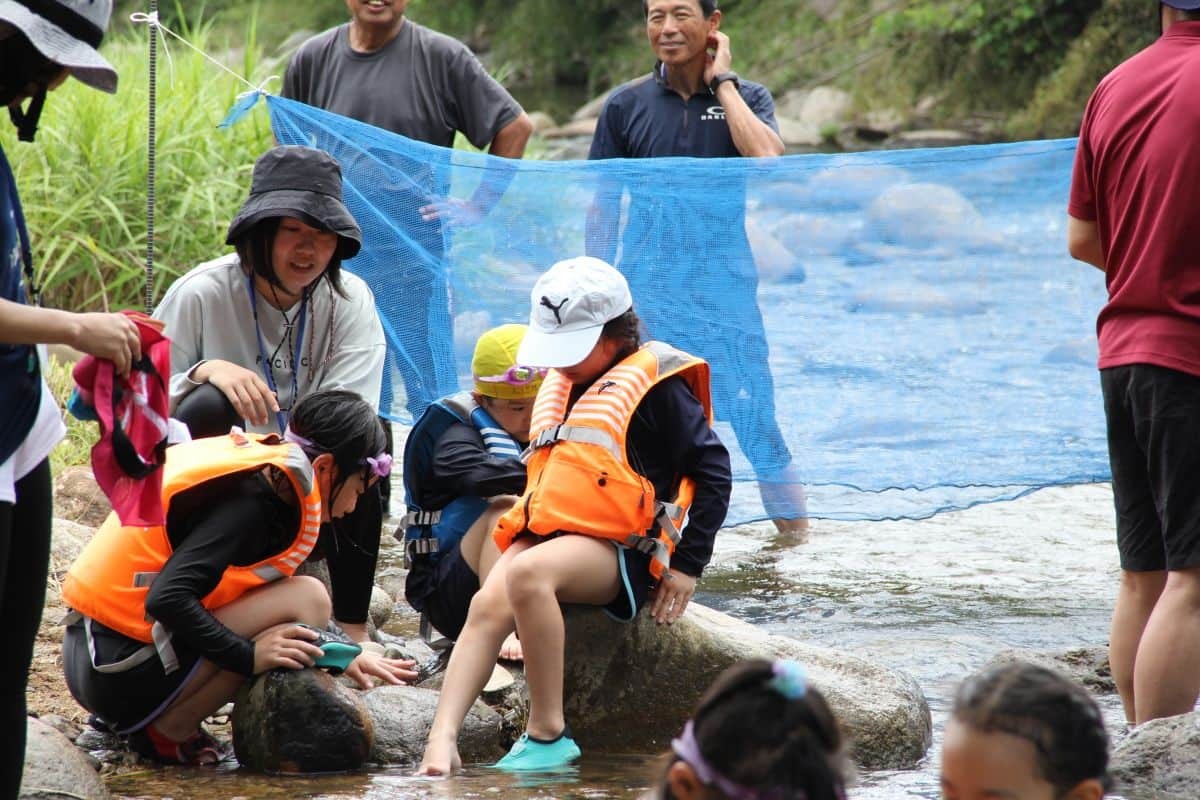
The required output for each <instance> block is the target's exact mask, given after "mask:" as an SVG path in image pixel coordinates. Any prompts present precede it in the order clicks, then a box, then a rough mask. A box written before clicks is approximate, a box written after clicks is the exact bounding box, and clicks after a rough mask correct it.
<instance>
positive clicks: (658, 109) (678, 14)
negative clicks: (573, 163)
mask: <svg viewBox="0 0 1200 800" xmlns="http://www.w3.org/2000/svg"><path fill="white" fill-rule="evenodd" d="M642 7H643V9H644V10H645V12H646V34H647V37H648V38H649V40H650V46H651V48H653V50H654V53H655V55H656V56H657V57H658V61H657V63H656V64H655V65H654V70H653V72H651V73H650V74H649V75H644V76H642V77H640V78H637V79H635V80H633V81H630V82H629V83H627V84H624V85H623V86H621V87H619V88H617V89H616V90H615V91H614V92H613V93H612V95H611V96H610V97H609V99H608V101H607V102H606V103H605V105H604V109H603V110H602V111H601V112H600V119H599V121H598V123H597V125H596V133H595V135H594V138H593V139H592V147H591V151H590V153H589V158H593V159H604V158H656V157H663V156H693V157H700V158H729V157H736V156H751V157H771V156H779V155H782V154H783V141H782V140H781V139H780V138H779V133H778V129H777V128H778V126H777V125H776V122H775V102H774V100H772V99H771V93H770V92H769V91H768V90H767V88H766V87H765V86H762V85H760V84H757V83H752V82H751V81H747V80H742V79H741V78H740V77H739V76H738V75H737V73H735V72H733V71H732V69H731V66H732V57H731V55H730V48H729V37H728V36H726V35H725V34H724V33H722V32H721V31H720V25H721V12H720V11H719V10H717V3H716V0H648V1H647V0H644V1H643V3H642ZM624 192H628V193H629V195H630V204H629V207H628V211H627V212H626V214H625V216H626V222H625V227H624V230H623V231H622V232H621V234H620V242H621V247H620V254H619V255H618V254H617V252H616V250H617V234H616V231H617V230H618V229H619V228H620V225H619V223H620V218H621V210H620V209H621V198H622V196H623V193H624ZM696 193H698V194H699V196H700V199H699V200H697V201H695V202H692V203H684V202H682V201H681V198H680V197H679V196H678V194H676V195H675V197H674V198H672V197H671V196H670V195H669V193H667V192H664V191H662V190H661V189H660V188H659V187H657V186H645V185H639V184H634V183H623V184H620V185H617V184H616V183H615V182H608V183H605V184H602V186H601V188H600V191H599V193H598V195H597V198H596V203H595V205H594V207H593V210H592V213H591V216H590V219H589V225H588V252H589V254H590V255H595V256H598V257H600V258H602V259H604V260H607V261H608V262H609V263H615V265H616V266H617V268H618V269H620V270H621V271H622V272H623V273H624V274H625V276H626V277H627V278H628V279H629V283H630V285H631V287H632V288H633V293H634V296H635V297H636V298H637V302H638V311H639V313H640V314H641V315H642V316H643V318H644V320H645V323H646V326H647V328H648V330H649V332H650V334H651V335H652V336H654V337H658V338H663V339H666V340H669V341H671V342H675V343H678V345H679V346H680V347H683V348H684V349H686V350H689V351H691V352H695V353H696V354H697V355H701V356H704V357H705V358H706V359H708V361H709V363H710V364H711V365H712V369H713V376H712V387H713V405H714V407H715V409H716V411H717V414H718V415H719V416H720V417H722V418H725V419H728V420H729V422H730V423H731V424H732V426H733V430H734V433H735V434H736V435H737V438H738V444H739V445H740V446H741V448H742V451H743V452H744V453H745V454H746V457H747V458H748V459H749V460H750V463H751V465H752V466H753V467H754V470H755V473H756V475H757V476H758V479H759V487H760V489H761V490H762V494H763V505H764V507H765V509H766V511H767V514H768V515H769V516H771V517H772V518H773V521H774V522H775V525H776V527H778V528H779V530H780V531H784V532H798V531H802V530H804V529H805V528H807V527H808V521H807V519H805V518H804V516H803V515H804V513H805V502H804V491H803V487H802V486H801V485H800V484H799V482H798V481H799V479H798V476H797V475H796V473H795V471H794V469H793V468H792V463H791V462H792V457H791V453H789V452H788V448H787V444H786V443H785V442H784V440H783V436H782V434H781V433H780V431H779V426H778V424H777V423H776V422H775V396H774V395H775V390H774V381H773V379H772V377H771V371H770V367H769V366H768V364H767V355H768V352H767V339H766V333H765V332H764V330H763V323H762V316H761V314H760V313H759V310H758V304H757V299H756V292H757V287H758V276H757V271H756V269H755V266H754V258H753V254H752V252H751V250H750V244H749V241H748V240H747V239H746V231H745V209H746V201H745V186H744V185H736V186H721V187H719V191H716V192H712V193H707V192H703V191H702V187H696ZM709 236H714V237H719V238H720V239H721V247H720V253H721V255H720V256H719V257H717V258H714V257H711V255H710V256H709V257H707V258H706V252H707V251H706V249H705V237H709ZM731 254H733V255H734V256H735V257H734V258H729V256H730V255H731ZM701 278H703V279H706V280H700V279H701ZM718 281H719V283H718ZM681 310H684V311H686V312H688V313H687V314H685V315H680V314H679V311H681ZM682 316H686V317H687V318H686V319H682V318H681V317H682Z"/></svg>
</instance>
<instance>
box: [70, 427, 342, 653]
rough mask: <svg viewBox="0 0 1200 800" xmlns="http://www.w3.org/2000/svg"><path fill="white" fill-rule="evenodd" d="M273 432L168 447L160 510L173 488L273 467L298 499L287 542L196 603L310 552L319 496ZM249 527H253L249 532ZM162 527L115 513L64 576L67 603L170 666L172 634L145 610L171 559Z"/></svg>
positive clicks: (232, 573) (239, 590)
mask: <svg viewBox="0 0 1200 800" xmlns="http://www.w3.org/2000/svg"><path fill="white" fill-rule="evenodd" d="M276 442H278V437H276V436H263V435H255V434H243V433H241V432H238V431H235V432H233V433H231V434H229V435H228V436H214V437H211V438H206V439H196V440H195V441H191V442H185V443H183V444H178V445H175V446H174V447H170V448H167V460H166V464H165V465H164V467H163V487H162V501H163V508H164V509H165V510H166V511H169V510H170V506H171V500H172V499H173V498H174V497H175V495H176V494H178V493H180V492H182V491H185V490H187V489H191V488H193V487H195V486H196V485H198V484H201V483H204V482H205V481H210V480H213V479H214V478H220V477H222V476H225V475H232V474H234V473H237V472H247V471H251V470H257V469H261V468H263V467H265V466H268V465H270V466H275V467H278V468H279V469H280V470H282V471H283V472H284V474H286V475H287V476H288V478H289V479H290V480H291V483H292V487H293V489H294V490H295V492H296V496H297V497H300V498H303V499H302V500H301V503H300V509H301V514H300V527H299V529H298V530H297V531H296V535H295V537H294V538H293V540H292V543H291V544H290V545H288V547H287V548H286V549H285V550H283V551H282V552H280V553H277V554H275V555H272V556H271V557H269V558H266V559H264V560H262V561H259V562H258V563H256V564H249V565H246V566H235V565H230V566H229V567H227V568H226V569H225V573H224V574H223V575H222V576H221V582H220V583H219V584H217V587H216V588H215V589H213V590H212V592H210V593H209V594H208V595H207V596H205V597H204V598H202V600H201V603H202V604H203V606H204V607H205V608H207V609H210V610H211V609H215V608H220V607H221V606H224V605H226V604H228V603H231V602H233V601H234V600H236V599H237V598H239V597H241V596H242V595H243V594H245V593H246V592H248V591H250V590H251V589H254V588H257V587H259V586H262V585H264V584H267V583H270V582H271V581H275V580H278V579H280V578H284V577H287V576H290V575H292V574H293V573H294V572H295V571H296V568H297V567H299V566H300V565H301V564H302V563H304V560H305V559H307V558H308V556H309V554H310V553H312V550H313V546H314V545H316V543H317V536H318V534H319V532H320V527H321V494H320V490H319V489H318V487H317V482H316V480H315V478H314V475H313V469H312V464H311V463H310V462H309V460H308V456H307V455H305V453H304V451H303V450H301V449H300V447H299V446H298V445H295V444H288V443H283V444H277V443H276ZM248 533H252V532H248ZM171 552H172V548H171V541H170V539H169V538H168V537H167V530H166V526H165V525H162V526H154V527H139V526H128V527H126V526H122V525H121V522H120V520H119V519H118V518H117V515H116V513H115V512H114V513H112V514H109V516H108V519H107V520H105V521H104V524H103V525H102V526H101V527H100V529H99V530H98V531H97V532H96V535H95V536H94V537H93V538H92V540H91V541H90V542H88V544H87V546H86V547H85V548H84V549H83V552H82V553H80V555H79V557H78V558H77V559H75V562H74V563H73V564H72V565H71V568H70V570H69V571H68V572H67V577H66V580H64V581H63V587H62V596H63V600H64V601H65V603H66V604H67V605H68V606H70V607H71V608H72V609H73V610H74V611H75V612H76V613H78V614H81V615H82V616H83V617H85V618H89V619H94V620H96V621H97V622H100V623H102V624H104V625H106V626H108V627H109V628H112V629H113V630H115V631H118V632H119V633H123V634H124V635H126V636H128V637H130V638H131V639H136V640H138V641H141V642H147V643H150V642H152V643H154V644H155V645H157V646H158V650H159V655H160V656H163V661H164V665H166V666H167V667H168V670H167V671H168V672H170V671H172V670H171V669H170V664H169V663H168V659H169V658H170V657H171V656H173V654H170V655H168V653H166V652H164V649H165V648H166V647H167V646H168V645H169V641H170V632H169V631H166V630H165V629H164V628H163V626H162V625H160V624H159V623H157V622H156V621H154V620H152V619H150V618H149V617H148V616H147V615H146V595H147V594H148V593H149V591H150V584H151V583H153V581H154V576H155V575H157V574H158V572H159V570H161V569H162V567H163V565H164V564H165V563H166V562H167V559H168V558H170V556H171Z"/></svg>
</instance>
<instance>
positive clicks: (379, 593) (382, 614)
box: [368, 586, 396, 630]
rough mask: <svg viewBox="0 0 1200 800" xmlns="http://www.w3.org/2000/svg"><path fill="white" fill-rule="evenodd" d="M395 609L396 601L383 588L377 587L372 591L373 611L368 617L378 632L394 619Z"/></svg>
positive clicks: (371, 610)
mask: <svg viewBox="0 0 1200 800" xmlns="http://www.w3.org/2000/svg"><path fill="white" fill-rule="evenodd" d="M395 607H396V601H395V600H393V599H392V596H391V595H390V594H388V593H387V592H386V591H385V590H384V589H383V588H382V587H380V586H376V587H374V588H372V589H371V609H370V611H369V612H368V616H369V617H370V618H371V622H372V623H373V624H374V625H375V628H376V629H377V630H378V629H379V628H382V627H383V626H384V625H386V624H387V622H388V620H390V619H391V618H392V612H393V610H394V609H395Z"/></svg>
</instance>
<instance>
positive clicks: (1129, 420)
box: [1067, 0, 1200, 723]
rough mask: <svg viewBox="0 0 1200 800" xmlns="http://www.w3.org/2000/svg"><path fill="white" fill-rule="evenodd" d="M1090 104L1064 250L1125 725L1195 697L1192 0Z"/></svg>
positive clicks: (1195, 42) (1198, 87) (1198, 588)
mask: <svg viewBox="0 0 1200 800" xmlns="http://www.w3.org/2000/svg"><path fill="white" fill-rule="evenodd" d="M1160 16H1161V21H1162V30H1163V35H1162V36H1161V37H1160V38H1159V39H1158V40H1157V41H1156V42H1154V43H1153V44H1151V45H1150V46H1149V47H1147V48H1146V49H1145V50H1143V51H1141V52H1140V53H1138V54H1137V55H1135V56H1133V57H1132V58H1130V59H1129V60H1128V61H1126V62H1125V63H1123V64H1121V65H1120V66H1118V67H1117V68H1116V69H1114V70H1113V71H1112V72H1111V73H1109V74H1108V75H1107V76H1106V77H1105V78H1104V79H1103V80H1102V81H1101V82H1100V85H1099V86H1098V87H1097V88H1096V91H1095V92H1094V93H1093V94H1092V97H1091V100H1089V101H1088V105H1087V110H1086V112H1085V113H1084V118H1083V125H1082V127H1081V129H1080V134H1079V147H1078V150H1077V152H1076V157H1075V172H1074V177H1073V179H1072V184H1071V198H1070V204H1069V206H1068V214H1069V219H1068V229H1067V231H1068V247H1069V250H1070V253H1071V255H1072V256H1074V257H1075V258H1077V259H1079V260H1081V261H1086V262H1087V263H1089V264H1092V265H1094V266H1096V267H1098V268H1099V269H1100V270H1101V271H1103V272H1104V278H1105V283H1106V285H1107V287H1108V303H1107V304H1106V305H1105V306H1104V308H1103V310H1102V311H1101V312H1100V316H1099V319H1098V321H1097V336H1098V338H1099V343H1100V361H1099V367H1100V382H1101V387H1102V389H1103V392H1104V410H1105V415H1106V417H1107V419H1108V445H1109V460H1110V462H1111V464H1112V476H1113V499H1114V502H1115V505H1116V511H1117V546H1118V550H1119V552H1120V556H1121V570H1122V573H1121V585H1120V590H1119V592H1118V594H1117V603H1116V608H1115V610H1114V611H1113V620H1112V637H1111V643H1110V645H1109V657H1110V661H1111V663H1112V672H1113V677H1114V678H1115V679H1116V682H1117V688H1118V690H1119V691H1120V693H1121V700H1122V702H1123V704H1124V706H1125V715H1126V717H1127V719H1128V720H1129V721H1130V722H1131V723H1141V722H1145V721H1146V720H1149V719H1155V718H1158V717H1166V716H1171V715H1175V714H1182V713H1185V712H1188V711H1191V710H1192V709H1193V707H1194V706H1195V704H1196V699H1197V696H1198V695H1200V670H1197V668H1196V665H1197V664H1200V246H1198V242H1200V191H1198V190H1197V187H1198V186H1200V140H1198V139H1197V135H1196V134H1197V132H1198V131H1200V0H1166V2H1163V3H1161V4H1160Z"/></svg>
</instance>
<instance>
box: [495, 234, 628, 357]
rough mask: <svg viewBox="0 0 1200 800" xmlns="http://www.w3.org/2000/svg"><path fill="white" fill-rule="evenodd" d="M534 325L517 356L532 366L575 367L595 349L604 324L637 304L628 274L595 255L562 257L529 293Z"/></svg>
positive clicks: (530, 318)
mask: <svg viewBox="0 0 1200 800" xmlns="http://www.w3.org/2000/svg"><path fill="white" fill-rule="evenodd" d="M529 300H530V313H529V330H528V331H527V332H526V334H525V338H524V339H522V340H521V346H520V348H518V349H517V361H518V362H519V363H521V364H525V365H528V366H531V367H551V368H561V367H572V366H574V365H576V364H578V363H579V362H581V361H583V360H584V359H585V358H587V357H588V355H589V354H590V353H591V352H592V348H594V347H595V346H596V342H598V341H599V340H600V334H601V333H602V332H603V330H604V324H605V323H606V322H609V321H611V320H614V319H616V318H617V317H619V316H621V315H622V314H624V313H625V312H626V311H629V310H630V309H631V308H633V295H632V294H630V292H629V283H628V282H627V281H626V280H625V276H624V275H622V274H621V273H620V272H618V271H617V270H616V269H615V268H614V267H612V266H610V265H609V264H607V263H605V262H604V261H601V260H600V259H598V258H592V257H591V256H579V257H578V258H569V259H567V260H565V261H559V262H558V263H557V264H555V265H554V266H552V267H551V268H550V269H548V270H546V272H545V273H544V274H543V275H542V276H541V277H540V278H538V280H537V283H535V284H534V285H533V289H532V291H530V293H529Z"/></svg>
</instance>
